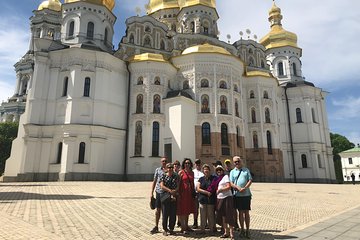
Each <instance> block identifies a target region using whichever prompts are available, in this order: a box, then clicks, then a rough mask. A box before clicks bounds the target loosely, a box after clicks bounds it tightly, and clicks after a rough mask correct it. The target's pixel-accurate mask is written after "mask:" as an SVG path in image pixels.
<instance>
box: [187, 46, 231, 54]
mask: <svg viewBox="0 0 360 240" xmlns="http://www.w3.org/2000/svg"><path fill="white" fill-rule="evenodd" d="M190 53H220V54H224V55H231V53H230V52H229V51H227V50H226V49H225V48H222V47H218V46H214V45H211V44H208V43H205V44H202V45H197V46H193V47H189V48H187V49H185V50H184V51H183V52H182V55H187V54H190Z"/></svg>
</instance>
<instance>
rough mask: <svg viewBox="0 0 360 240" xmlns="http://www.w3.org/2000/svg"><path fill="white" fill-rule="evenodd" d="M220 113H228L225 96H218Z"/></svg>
mask: <svg viewBox="0 0 360 240" xmlns="http://www.w3.org/2000/svg"><path fill="white" fill-rule="evenodd" d="M220 113H221V114H228V109H227V98H226V97H225V96H221V97H220Z"/></svg>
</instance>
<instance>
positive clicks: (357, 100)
mask: <svg viewBox="0 0 360 240" xmlns="http://www.w3.org/2000/svg"><path fill="white" fill-rule="evenodd" d="M332 104H333V105H334V106H335V107H336V109H337V110H336V111H335V112H334V113H333V114H332V118H333V119H337V120H350V119H351V118H354V119H358V118H359V116H360V97H353V96H349V97H347V98H344V99H340V100H337V99H334V100H333V101H332Z"/></svg>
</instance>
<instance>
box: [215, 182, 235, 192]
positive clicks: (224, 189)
mask: <svg viewBox="0 0 360 240" xmlns="http://www.w3.org/2000/svg"><path fill="white" fill-rule="evenodd" d="M230 189H231V183H230V182H228V183H226V185H225V187H223V188H219V189H218V190H217V191H216V193H217V194H219V193H221V192H226V191H228V190H230Z"/></svg>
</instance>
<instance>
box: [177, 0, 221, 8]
mask: <svg viewBox="0 0 360 240" xmlns="http://www.w3.org/2000/svg"><path fill="white" fill-rule="evenodd" d="M179 5H180V8H184V7H190V6H194V5H204V6H208V7H211V8H216V1H215V0H179Z"/></svg>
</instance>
